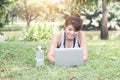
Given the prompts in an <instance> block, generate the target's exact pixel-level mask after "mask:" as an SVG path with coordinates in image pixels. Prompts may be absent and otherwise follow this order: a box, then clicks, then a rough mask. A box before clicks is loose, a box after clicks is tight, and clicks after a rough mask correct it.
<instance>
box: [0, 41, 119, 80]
mask: <svg viewBox="0 0 120 80" xmlns="http://www.w3.org/2000/svg"><path fill="white" fill-rule="evenodd" d="M87 42H88V50H89V59H88V61H86V62H85V63H84V65H83V66H79V67H56V66H55V65H54V64H52V63H50V62H49V61H48V60H47V58H46V55H47V49H48V46H49V41H42V42H0V80H72V78H73V79H74V80H120V44H119V42H120V40H119V39H117V40H105V41H104V40H88V41H87ZM38 45H42V47H43V48H44V52H45V66H43V67H36V61H35V52H36V47H37V46H38Z"/></svg>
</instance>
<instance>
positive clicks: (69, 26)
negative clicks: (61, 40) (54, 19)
mask: <svg viewBox="0 0 120 80" xmlns="http://www.w3.org/2000/svg"><path fill="white" fill-rule="evenodd" d="M66 28H73V29H74V27H73V26H72V25H68V26H66Z"/></svg>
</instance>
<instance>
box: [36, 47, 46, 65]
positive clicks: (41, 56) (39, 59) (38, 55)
mask: <svg viewBox="0 0 120 80" xmlns="http://www.w3.org/2000/svg"><path fill="white" fill-rule="evenodd" d="M43 65H44V52H43V51H42V49H41V46H38V51H37V52H36V66H43Z"/></svg>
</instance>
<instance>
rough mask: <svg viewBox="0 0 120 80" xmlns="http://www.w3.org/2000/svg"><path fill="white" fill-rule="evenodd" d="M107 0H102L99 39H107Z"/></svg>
mask: <svg viewBox="0 0 120 80" xmlns="http://www.w3.org/2000/svg"><path fill="white" fill-rule="evenodd" d="M106 6H107V0H102V9H103V14H102V24H101V25H102V26H101V39H104V40H107V39H108V37H109V35H108V28H107V7H106Z"/></svg>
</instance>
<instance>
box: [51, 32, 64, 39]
mask: <svg viewBox="0 0 120 80" xmlns="http://www.w3.org/2000/svg"><path fill="white" fill-rule="evenodd" d="M61 34H62V31H59V32H56V33H55V34H54V35H53V37H55V38H59V37H61Z"/></svg>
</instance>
